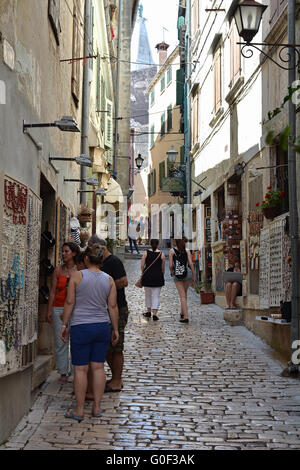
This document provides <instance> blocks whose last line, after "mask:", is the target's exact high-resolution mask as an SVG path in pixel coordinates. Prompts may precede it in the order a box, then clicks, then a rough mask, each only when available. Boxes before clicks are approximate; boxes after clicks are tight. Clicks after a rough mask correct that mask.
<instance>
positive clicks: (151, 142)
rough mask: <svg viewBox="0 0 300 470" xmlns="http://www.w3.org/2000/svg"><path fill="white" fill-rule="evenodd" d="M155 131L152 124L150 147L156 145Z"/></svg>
mask: <svg viewBox="0 0 300 470" xmlns="http://www.w3.org/2000/svg"><path fill="white" fill-rule="evenodd" d="M154 130H155V127H154V124H152V126H151V131H150V132H151V135H150V146H151V147H153V145H154V141H155V134H154Z"/></svg>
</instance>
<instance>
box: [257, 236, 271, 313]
mask: <svg viewBox="0 0 300 470" xmlns="http://www.w3.org/2000/svg"><path fill="white" fill-rule="evenodd" d="M269 263H270V239H269V229H268V228H267V229H264V230H262V231H261V232H260V247H259V303H260V308H269V292H270V288H269V280H270V265H269Z"/></svg>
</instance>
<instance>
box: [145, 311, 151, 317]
mask: <svg viewBox="0 0 300 470" xmlns="http://www.w3.org/2000/svg"><path fill="white" fill-rule="evenodd" d="M143 317H146V318H150V317H151V312H145V313H143Z"/></svg>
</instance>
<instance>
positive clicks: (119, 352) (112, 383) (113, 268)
mask: <svg viewBox="0 0 300 470" xmlns="http://www.w3.org/2000/svg"><path fill="white" fill-rule="evenodd" d="M95 242H97V243H99V245H100V246H101V248H102V250H103V262H102V266H101V269H102V271H103V272H105V273H107V274H109V275H110V276H111V277H112V278H113V280H114V281H115V285H116V289H117V305H118V310H119V323H118V331H119V341H118V343H117V344H115V345H114V346H113V345H112V344H110V345H109V348H108V353H107V356H106V361H107V363H108V365H109V368H110V370H111V374H112V376H111V379H110V380H108V381H107V382H106V386H105V391H104V392H105V393H110V392H120V391H121V389H122V388H123V379H122V374H123V367H124V353H123V351H124V342H125V327H126V325H127V321H128V315H129V312H128V306H127V300H126V295H125V287H127V286H128V280H127V274H126V271H125V268H124V265H123V263H122V261H121V260H120V259H119V258H118V257H117V256H115V255H113V254H111V253H110V251H109V250H108V249H107V243H106V241H105V240H103V239H101V238H99V237H98V236H97V235H96V234H95V235H92V237H91V238H90V239H89V241H88V245H91V244H92V243H95ZM92 397H93V390H92V387H91V381H90V380H89V387H88V391H87V399H91V398H92Z"/></svg>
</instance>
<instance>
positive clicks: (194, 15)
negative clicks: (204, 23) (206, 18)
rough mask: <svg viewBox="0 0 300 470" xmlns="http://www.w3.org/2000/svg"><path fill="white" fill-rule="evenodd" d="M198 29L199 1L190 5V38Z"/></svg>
mask: <svg viewBox="0 0 300 470" xmlns="http://www.w3.org/2000/svg"><path fill="white" fill-rule="evenodd" d="M198 28H199V0H194V2H193V4H192V36H195V34H196V33H197V31H198Z"/></svg>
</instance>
